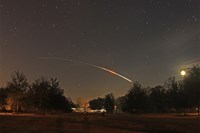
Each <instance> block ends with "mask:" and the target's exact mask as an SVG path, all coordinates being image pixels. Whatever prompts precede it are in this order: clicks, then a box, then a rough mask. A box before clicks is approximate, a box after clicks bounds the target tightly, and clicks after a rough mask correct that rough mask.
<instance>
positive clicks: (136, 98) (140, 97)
mask: <svg viewBox="0 0 200 133" xmlns="http://www.w3.org/2000/svg"><path fill="white" fill-rule="evenodd" d="M146 98H147V94H146V92H145V91H144V88H142V86H141V85H140V83H138V82H135V83H133V86H132V88H131V89H130V90H129V91H128V94H126V100H125V104H126V107H125V108H124V110H125V111H127V112H135V111H145V109H146Z"/></svg>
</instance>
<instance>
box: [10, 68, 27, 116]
mask: <svg viewBox="0 0 200 133" xmlns="http://www.w3.org/2000/svg"><path fill="white" fill-rule="evenodd" d="M28 87H29V84H28V82H27V79H26V77H25V75H24V74H22V73H20V72H19V71H16V72H15V73H14V74H13V75H12V76H11V81H9V82H8V83H7V91H8V104H9V105H10V106H11V108H12V110H13V111H15V112H17V113H18V112H19V111H21V106H23V105H24V104H25V100H24V99H25V97H26V92H27V91H28Z"/></svg>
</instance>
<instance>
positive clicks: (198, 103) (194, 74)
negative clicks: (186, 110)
mask: <svg viewBox="0 0 200 133" xmlns="http://www.w3.org/2000/svg"><path fill="white" fill-rule="evenodd" d="M183 85H184V89H185V90H184V91H185V94H186V95H187V99H188V104H189V106H190V107H196V108H198V115H200V112H199V111H200V67H199V66H198V65H196V66H193V67H192V68H190V69H189V71H188V74H187V76H186V77H185V78H184V80H183Z"/></svg>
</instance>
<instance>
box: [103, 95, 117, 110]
mask: <svg viewBox="0 0 200 133" xmlns="http://www.w3.org/2000/svg"><path fill="white" fill-rule="evenodd" d="M114 104H115V99H114V95H113V94H112V93H109V94H107V95H105V105H104V106H105V109H106V111H107V112H108V113H113V110H114Z"/></svg>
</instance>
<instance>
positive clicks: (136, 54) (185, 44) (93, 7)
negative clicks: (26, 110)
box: [0, 0, 200, 99]
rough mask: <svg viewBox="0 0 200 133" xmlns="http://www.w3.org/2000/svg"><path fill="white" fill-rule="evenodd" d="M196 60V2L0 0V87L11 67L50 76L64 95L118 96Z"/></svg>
mask: <svg viewBox="0 0 200 133" xmlns="http://www.w3.org/2000/svg"><path fill="white" fill-rule="evenodd" d="M41 57H50V58H65V59H70V60H74V61H82V62H87V63H91V64H95V65H99V66H102V67H105V68H108V69H111V70H114V71H116V72H119V73H120V74H122V75H123V76H126V77H128V78H130V79H131V80H132V81H139V82H140V83H141V84H142V85H144V86H155V85H159V84H163V83H164V81H166V80H167V78H168V77H169V76H173V75H174V76H176V77H177V79H180V78H181V77H180V76H179V72H180V70H181V69H183V68H186V67H189V66H191V65H192V64H198V63H199V62H200V0H0V86H5V85H6V82H7V81H9V80H10V75H11V74H12V73H13V72H14V71H16V70H19V71H20V72H22V73H24V74H25V75H26V76H27V78H28V81H29V82H32V81H34V80H35V79H38V78H40V77H41V76H44V77H57V78H58V80H59V81H60V83H61V86H62V88H63V89H64V90H65V94H66V96H70V97H71V98H73V99H75V98H77V97H85V98H94V97H97V96H104V95H105V94H107V93H109V92H113V93H114V95H115V96H119V95H123V94H125V93H126V92H127V91H128V90H129V88H130V87H131V83H129V82H127V81H126V80H124V79H122V78H120V77H117V76H114V75H112V74H109V73H107V72H104V71H102V70H99V69H97V68H94V67H91V66H88V65H85V64H81V63H78V62H70V61H61V60H56V59H41Z"/></svg>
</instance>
